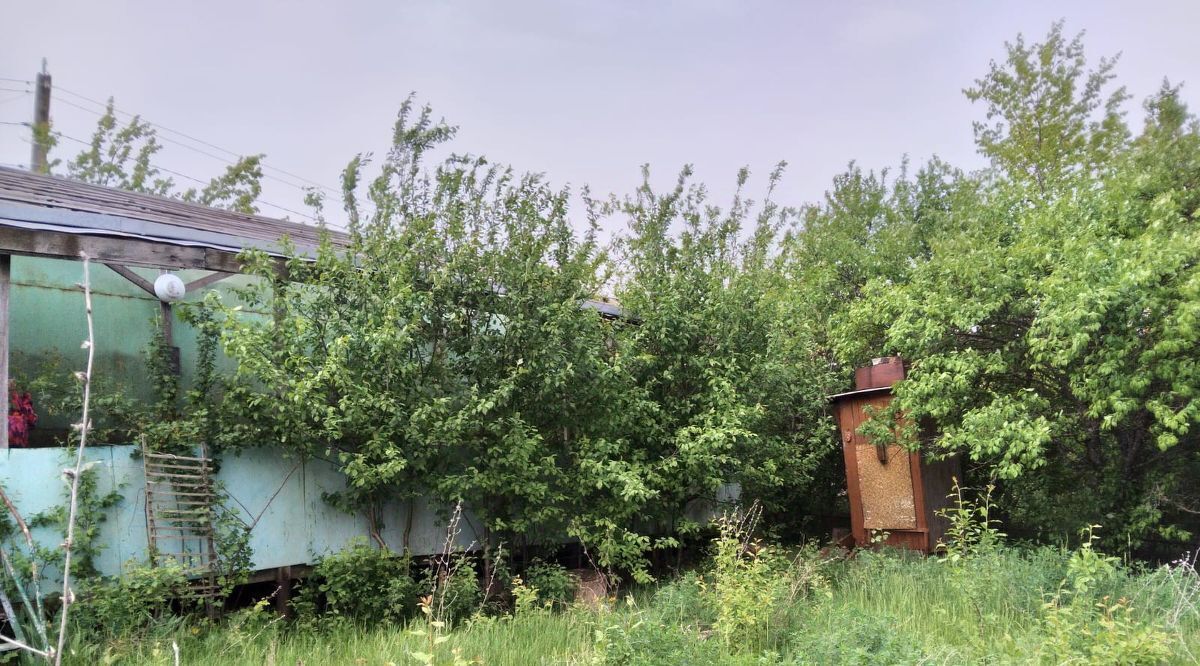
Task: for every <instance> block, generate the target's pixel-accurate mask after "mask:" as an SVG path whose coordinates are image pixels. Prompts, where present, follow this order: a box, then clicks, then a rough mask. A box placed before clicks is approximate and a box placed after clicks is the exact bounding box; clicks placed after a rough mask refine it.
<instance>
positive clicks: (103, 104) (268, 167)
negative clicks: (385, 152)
mask: <svg viewBox="0 0 1200 666" xmlns="http://www.w3.org/2000/svg"><path fill="white" fill-rule="evenodd" d="M53 87H54V89H55V90H58V91H59V92H63V93H66V94H68V95H71V96H73V97H77V98H79V99H82V100H84V101H85V102H91V103H92V104H95V105H97V106H100V107H102V108H104V109H107V108H108V104H107V103H106V102H101V101H99V100H96V99H93V98H91V97H88V96H86V95H81V94H79V93H77V92H74V91H72V90H67V89H66V88H63V87H62V86H58V85H55V86H53ZM59 101H61V102H65V103H67V104H68V105H70V106H74V107H75V108H79V109H83V110H84V111H88V112H90V113H94V114H96V115H101V114H100V113H99V112H97V111H95V110H93V109H86V108H84V107H81V106H79V105H77V104H71V103H70V102H67V101H66V100H62V99H60V100H59ZM113 110H114V111H115V112H117V113H120V114H122V115H125V116H128V117H131V118H132V117H135V116H137V117H141V116H138V115H137V114H133V113H130V112H128V111H123V110H121V109H118V108H116V107H115V106H114V107H113ZM145 122H146V123H147V124H148V125H150V126H152V127H154V128H156V129H160V130H162V131H164V132H169V133H171V134H174V135H176V136H179V137H183V138H184V139H187V140H188V141H193V142H195V143H198V144H200V145H202V146H206V147H208V148H212V149H213V150H218V151H220V152H223V153H225V154H227V155H231V156H233V157H235V158H238V157H241V156H242V155H241V154H240V153H237V152H235V151H232V150H229V149H228V148H222V147H221V146H218V145H216V144H215V143H212V142H209V141H205V140H204V139H200V138H197V137H195V136H192V135H190V134H186V133H184V132H181V131H179V130H176V129H172V128H170V127H167V126H166V125H162V124H160V123H156V122H152V121H149V120H146V121H145ZM160 138H162V139H163V140H164V141H167V142H169V143H174V144H175V145H178V146H182V147H184V148H188V149H189V150H193V151H195V152H197V153H200V154H201V155H205V156H207V157H210V158H212V159H216V160H222V161H224V162H226V163H228V164H232V163H233V162H230V161H229V160H228V159H225V158H222V157H218V156H216V155H213V154H211V153H207V152H204V151H202V150H199V149H197V148H195V147H194V146H189V145H187V144H185V143H181V142H179V141H172V140H171V139H169V138H168V137H160ZM262 166H263V169H266V170H270V171H274V172H276V173H281V174H283V175H285V176H288V177H289V178H294V179H296V180H298V181H301V182H303V183H307V184H308V186H311V187H316V188H319V189H322V190H325V191H326V192H329V193H330V194H335V195H336V194H340V192H339V191H338V190H336V189H334V188H332V187H329V186H328V185H323V184H321V183H319V182H317V181H315V180H312V179H310V178H305V177H304V176H301V175H298V174H294V173H292V172H290V171H284V170H283V169H280V168H278V167H274V166H271V165H269V164H266V163H265V162H264V163H263V165H262ZM267 177H268V178H272V179H273V180H277V181H279V182H281V183H285V184H287V185H291V186H292V187H295V188H297V189H300V190H307V189H308V187H306V186H304V185H297V184H295V183H291V182H288V181H286V180H284V179H282V178H278V177H274V176H267Z"/></svg>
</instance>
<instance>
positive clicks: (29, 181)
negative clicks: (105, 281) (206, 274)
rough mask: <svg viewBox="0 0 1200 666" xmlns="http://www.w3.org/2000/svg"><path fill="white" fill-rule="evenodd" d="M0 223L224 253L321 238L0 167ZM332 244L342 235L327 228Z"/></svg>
mask: <svg viewBox="0 0 1200 666" xmlns="http://www.w3.org/2000/svg"><path fill="white" fill-rule="evenodd" d="M0 225H7V226H16V227H21V228H25V229H46V230H55V231H60V232H66V233H74V234H85V235H98V236H125V237H137V238H142V239H145V240H153V241H158V242H162V243H169V244H175V245H190V246H200V247H209V248H213V249H216V250H223V251H227V252H230V251H231V252H237V251H239V250H242V249H245V248H250V247H254V248H258V249H262V250H265V251H268V252H272V253H276V254H278V253H281V251H282V245H281V242H280V241H281V240H282V238H283V237H285V236H286V237H288V238H289V239H290V240H291V242H292V243H293V244H294V245H295V246H296V250H297V251H298V252H301V253H306V251H309V250H312V249H313V248H315V247H316V246H317V245H318V244H319V242H320V234H321V229H320V227H317V226H315V225H308V224H301V223H299V222H291V221H288V220H278V219H274V218H270V217H263V216H261V215H245V214H243V213H236V212H233V211H228V210H222V209H219V208H210V207H208V206H201V205H198V204H191V203H185V202H183V201H179V200H178V199H170V198H167V197H159V196H154V195H150V194H138V193H135V192H126V191H123V190H117V189H113V188H110V187H102V186H99V185H89V184H87V183H80V182H76V181H73V180H68V179H66V178H59V177H57V176H46V175H41V174H35V173H30V172H28V171H22V170H19V169H12V168H7V167H0ZM330 233H331V235H332V237H333V240H334V242H335V243H343V242H345V239H346V235H345V234H343V233H341V232H336V231H331V232H330Z"/></svg>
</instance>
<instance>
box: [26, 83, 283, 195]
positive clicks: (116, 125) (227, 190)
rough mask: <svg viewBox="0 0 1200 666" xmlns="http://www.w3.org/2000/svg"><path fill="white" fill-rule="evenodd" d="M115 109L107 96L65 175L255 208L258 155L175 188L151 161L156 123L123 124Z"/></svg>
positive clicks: (50, 139)
mask: <svg viewBox="0 0 1200 666" xmlns="http://www.w3.org/2000/svg"><path fill="white" fill-rule="evenodd" d="M117 113H118V111H117V110H116V106H115V104H114V102H113V99H112V98H111V97H110V98H109V99H108V104H107V105H106V107H105V109H104V113H103V114H102V115H101V116H100V119H99V120H98V121H97V122H96V131H95V132H94V133H93V134H92V139H91V142H90V143H89V145H88V146H87V147H86V148H84V149H83V150H82V151H80V153H79V154H78V155H76V156H75V158H74V159H72V160H71V161H69V162H67V176H69V177H70V178H73V179H75V180H79V181H83V182H85V183H92V184H95V185H104V186H106V187H115V188H117V189H121V190H127V191H130V192H142V193H146V194H155V195H158V196H174V197H178V198H181V199H183V200H184V201H188V202H192V203H198V204H202V205H205V206H213V207H216V208H226V209H229V210H233V211H237V212H239V213H246V214H254V213H257V212H258V208H257V207H256V206H255V202H256V201H257V200H258V197H259V195H260V194H262V178H263V171H262V160H263V157H264V156H263V155H249V156H246V157H240V158H238V160H237V161H235V162H234V163H233V164H231V165H229V166H228V167H226V169H225V172H224V173H223V174H221V175H220V176H217V177H215V178H213V179H212V180H210V181H209V182H208V184H206V185H205V186H204V187H202V188H200V189H199V190H197V189H196V188H194V187H193V188H189V189H187V190H185V191H184V192H182V193H180V192H178V191H176V189H175V181H174V180H173V179H172V178H171V177H169V176H165V175H163V169H161V168H159V167H158V166H157V165H156V164H155V162H154V157H155V155H157V154H158V153H159V151H161V150H162V148H163V145H162V143H161V142H160V141H159V139H158V128H157V126H155V125H154V124H153V123H150V122H148V121H146V120H143V119H142V118H141V116H136V115H135V116H132V117H130V119H129V122H128V123H126V124H124V125H122V124H121V122H120V121H119V120H118V119H117ZM38 133H39V136H38V137H36V139H37V141H39V142H40V143H44V144H45V145H46V146H47V151H49V150H50V149H51V148H53V147H55V146H56V145H57V143H58V141H57V135H56V134H55V133H54V132H53V131H52V130H51V129H50V128H49V127H47V128H44V129H40V130H39V132H38ZM60 163H61V161H60V160H57V159H55V160H51V161H49V162H48V164H47V171H50V170H52V169H53V168H54V167H56V166H58V165H59V164H60Z"/></svg>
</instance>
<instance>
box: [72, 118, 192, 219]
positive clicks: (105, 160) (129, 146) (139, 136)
mask: <svg viewBox="0 0 1200 666" xmlns="http://www.w3.org/2000/svg"><path fill="white" fill-rule="evenodd" d="M160 150H162V144H161V143H159V141H158V133H157V131H156V130H155V129H154V126H153V125H151V124H150V123H148V122H146V121H144V120H142V119H141V117H139V116H133V117H132V118H131V119H130V120H129V123H128V124H127V125H124V126H121V124H120V121H118V120H117V114H116V108H115V106H114V104H113V100H112V98H111V97H110V98H109V99H108V105H107V106H106V107H105V110H104V115H102V116H100V120H99V121H97V123H96V132H95V133H94V134H93V135H92V141H91V144H90V145H89V146H88V147H87V148H86V149H84V150H83V151H82V152H80V153H79V155H77V156H76V157H75V159H74V160H72V161H71V162H69V163H68V164H67V175H68V176H70V177H71V178H74V179H75V180H81V181H83V182H85V183H93V184H95V185H105V186H108V187H116V188H118V189H122V190H129V191H131V192H145V193H147V194H157V195H160V196H165V195H166V194H168V193H169V192H170V191H171V188H172V186H173V185H174V182H173V181H172V180H171V179H170V178H169V177H162V176H160V173H161V172H160V170H159V169H158V168H157V167H155V166H154V165H153V164H152V161H151V160H152V158H153V157H154V155H155V153H157V152H158V151H160Z"/></svg>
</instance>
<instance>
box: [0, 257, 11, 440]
mask: <svg viewBox="0 0 1200 666" xmlns="http://www.w3.org/2000/svg"><path fill="white" fill-rule="evenodd" d="M11 282H12V257H10V256H9V255H7V254H0V405H3V406H4V423H3V424H0V450H4V451H7V450H8V403H9V397H8V287H9V284H10V283H11Z"/></svg>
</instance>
